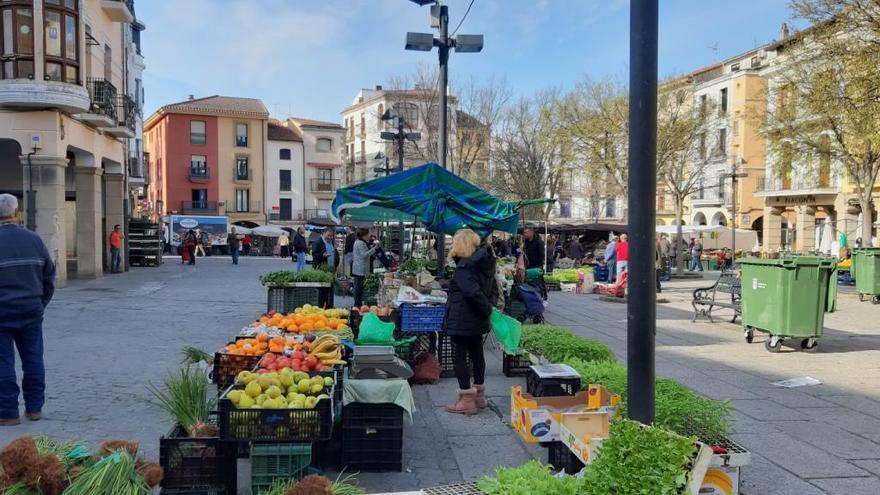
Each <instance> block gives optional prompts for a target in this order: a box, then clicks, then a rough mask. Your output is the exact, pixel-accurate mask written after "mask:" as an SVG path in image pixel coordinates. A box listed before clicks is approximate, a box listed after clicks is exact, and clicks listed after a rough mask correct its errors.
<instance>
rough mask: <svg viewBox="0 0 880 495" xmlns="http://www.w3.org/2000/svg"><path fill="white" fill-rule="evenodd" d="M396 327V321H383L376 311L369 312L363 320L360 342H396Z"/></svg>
mask: <svg viewBox="0 0 880 495" xmlns="http://www.w3.org/2000/svg"><path fill="white" fill-rule="evenodd" d="M394 328H395V325H394V323H392V322H385V321H382V320H380V319H379V316H378V315H377V314H376V313H373V312H369V313H367V314H366V315H364V317H363V319H362V320H361V324H360V331H359V332H358V343H363V344H389V345H390V344H392V343H393V342H394Z"/></svg>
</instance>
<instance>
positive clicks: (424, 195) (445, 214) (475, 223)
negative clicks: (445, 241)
mask: <svg viewBox="0 0 880 495" xmlns="http://www.w3.org/2000/svg"><path fill="white" fill-rule="evenodd" d="M534 201H538V202H542V201H544V200H534ZM522 204H530V203H528V202H509V201H504V200H502V199H499V198H496V197H495V196H492V195H491V194H489V193H487V192H486V191H484V190H482V189H480V188H479V187H477V186H475V185H473V184H471V183H470V182H468V181H466V180H464V179H462V178H461V177H458V176H457V175H455V174H453V173H451V172H449V171H447V170H445V169H443V168H442V167H440V166H439V165H437V164H436V163H426V164H424V165H421V166H419V167H414V168H412V169H409V170H406V171H403V172H400V173H397V174H394V175H391V176H388V177H381V178H378V179H373V180H371V181H367V182H364V183H362V184H358V185H356V186H352V187H346V188H342V189H339V190H337V191H336V199H335V200H334V201H333V206H332V207H331V209H330V214H331V216H332V217H333V218H334V220H336V221H339V219H340V218H344V219H345V220H353V221H404V222H411V221H413V220H418V221H419V222H420V223H422V224H423V225H425V228H426V229H427V230H429V231H431V232H443V233H446V234H454V233H455V232H456V231H458V230H459V229H462V228H466V227H467V228H471V229H473V230H474V231H476V232H477V233H478V234H480V235H481V236H486V235H489V234H490V233H491V232H492V231H493V230H499V231H503V232H511V233H513V232H516V230H517V227H518V223H519V207H520V206H521V205H522Z"/></svg>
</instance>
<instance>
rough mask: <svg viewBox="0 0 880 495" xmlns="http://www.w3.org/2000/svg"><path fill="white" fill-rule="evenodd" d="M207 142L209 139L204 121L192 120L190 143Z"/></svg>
mask: <svg viewBox="0 0 880 495" xmlns="http://www.w3.org/2000/svg"><path fill="white" fill-rule="evenodd" d="M205 142H207V139H206V138H205V122H204V121H202V120H190V121H189V143H190V144H205Z"/></svg>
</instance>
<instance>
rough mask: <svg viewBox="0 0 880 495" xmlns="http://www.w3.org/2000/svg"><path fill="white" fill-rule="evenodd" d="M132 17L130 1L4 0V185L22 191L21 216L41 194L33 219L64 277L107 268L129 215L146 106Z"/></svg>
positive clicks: (0, 156) (0, 93) (0, 100)
mask: <svg viewBox="0 0 880 495" xmlns="http://www.w3.org/2000/svg"><path fill="white" fill-rule="evenodd" d="M134 24H135V19H134V13H133V2H132V1H126V2H122V1H110V0H80V1H75V0H63V1H59V0H54V1H52V0H16V1H4V2H0V34H2V36H0V45H2V48H3V62H2V66H0V77H2V78H0V192H6V193H11V194H14V195H16V196H18V197H19V198H20V199H21V200H22V201H21V204H22V209H23V217H27V216H28V215H27V214H26V212H27V209H28V206H29V205H28V203H29V199H28V198H29V197H35V198H36V199H35V201H34V206H35V217H34V218H33V219H31V220H29V221H26V223H28V224H33V226H34V227H35V229H36V232H37V233H38V234H39V235H40V237H41V238H42V239H43V241H44V242H45V243H46V245H47V247H48V248H49V253H50V255H51V256H52V258H53V259H54V260H55V262H56V265H57V273H58V278H57V283H58V285H64V284H65V282H66V280H67V278H68V276H71V277H72V276H76V277H78V278H93V277H97V276H100V275H102V274H103V270H104V265H105V263H104V260H105V258H106V256H107V251H108V246H107V238H108V236H109V233H110V231H111V230H112V229H113V226H114V225H116V224H120V225H123V226H124V225H125V223H126V222H125V221H124V220H125V216H126V213H125V212H126V208H125V206H126V204H125V203H126V201H125V200H126V196H127V192H126V191H127V187H126V183H127V167H126V161H127V160H126V158H127V150H126V147H127V140H128V139H131V138H134V137H135V129H136V128H137V124H136V122H137V119H138V118H139V113H140V112H139V109H138V108H137V103H136V101H135V100H134V99H132V98H130V97H129V96H128V94H129V93H128V91H127V89H128V87H127V86H128V85H127V84H126V81H125V78H124V77H125V70H124V67H125V64H126V62H127V60H126V54H127V53H128V52H129V50H127V48H128V47H126V46H125V44H126V43H127V40H130V39H131V37H128V36H124V35H123V32H124V30H127V29H133V26H134ZM138 41H139V38H138ZM29 191H33V193H34V194H33V196H31V194H29Z"/></svg>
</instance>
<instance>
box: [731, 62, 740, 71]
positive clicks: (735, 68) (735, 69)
mask: <svg viewBox="0 0 880 495" xmlns="http://www.w3.org/2000/svg"><path fill="white" fill-rule="evenodd" d="M730 72H739V62H737V63H735V64H733V65H731V66H730Z"/></svg>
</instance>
